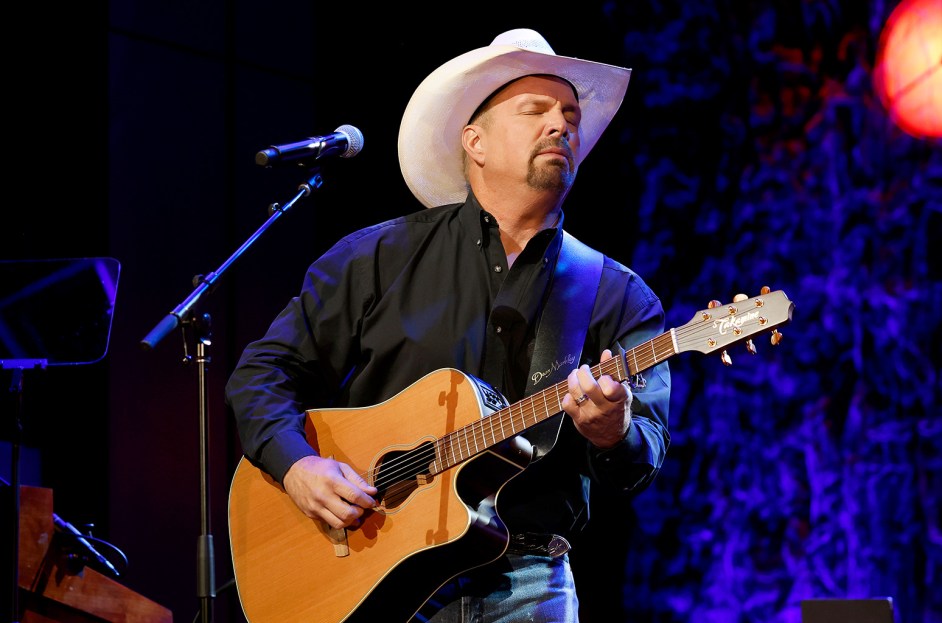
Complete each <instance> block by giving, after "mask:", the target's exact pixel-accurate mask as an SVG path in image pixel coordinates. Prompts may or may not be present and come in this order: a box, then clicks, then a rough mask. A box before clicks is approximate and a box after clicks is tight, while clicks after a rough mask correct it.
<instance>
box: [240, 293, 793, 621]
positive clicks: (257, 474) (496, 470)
mask: <svg viewBox="0 0 942 623" xmlns="http://www.w3.org/2000/svg"><path fill="white" fill-rule="evenodd" d="M793 309H794V303H792V302H791V301H790V300H789V299H788V297H787V296H786V295H785V294H784V292H782V291H781V290H779V291H775V292H770V291H769V289H768V288H763V289H762V294H761V295H760V296H756V297H753V298H749V299H745V300H742V301H738V302H734V303H730V304H727V305H719V304H718V301H714V302H713V303H711V305H710V306H709V307H708V308H707V309H704V310H702V311H699V312H697V313H696V314H695V315H694V317H693V318H692V319H691V320H690V322H688V323H686V324H685V325H683V326H680V327H677V328H673V329H670V330H669V331H667V332H665V333H662V334H661V335H658V336H657V337H654V338H652V339H651V340H649V341H647V342H645V343H643V344H640V345H638V346H636V347H634V348H632V349H630V350H628V351H626V352H625V353H624V354H619V355H617V356H615V357H613V358H611V359H609V360H607V361H605V362H602V363H600V364H598V365H596V366H595V367H594V368H592V373H593V375H594V376H596V378H598V377H599V376H601V375H606V374H607V375H610V376H611V377H612V378H614V379H616V380H629V379H632V378H634V377H635V375H637V374H639V373H640V372H642V371H644V370H646V369H648V368H650V367H652V366H654V365H655V364H657V363H659V362H662V361H664V360H666V359H669V358H670V357H673V356H674V355H676V354H678V353H682V352H687V351H697V352H700V353H704V354H709V353H720V354H721V356H722V358H723V361H724V363H729V359H728V356H727V354H726V348H727V347H729V346H731V345H733V344H737V343H739V342H743V341H746V342H747V344H746V346H747V348H748V349H749V350H750V352H753V353H754V352H755V350H754V347H753V344H752V340H751V338H752V336H755V335H757V334H760V333H764V332H768V331H771V332H772V335H771V340H772V343H773V344H777V343H778V341H779V340H780V339H781V333H779V332H778V330H777V327H778V326H780V325H782V324H784V323H786V322H789V321H790V320H791V317H792V312H793ZM567 392H568V385H567V383H566V381H562V382H560V383H558V384H556V385H554V386H551V387H549V388H547V389H545V390H543V391H540V392H538V393H535V394H533V395H530V396H528V397H527V398H525V399H523V400H521V401H519V402H517V403H515V404H507V401H506V400H505V399H504V398H503V396H501V395H500V394H499V393H498V392H497V391H495V390H494V389H493V388H491V387H490V386H489V385H488V384H487V383H485V382H483V381H481V380H480V379H477V378H475V377H473V376H471V375H469V374H465V373H463V372H461V371H459V370H456V369H452V368H444V369H440V370H436V371H434V372H431V373H429V374H428V375H426V376H424V377H422V378H421V379H419V380H417V381H416V382H415V383H413V384H411V385H410V386H409V387H407V388H406V389H405V390H403V391H402V392H400V393H399V394H397V395H396V396H394V397H392V398H390V399H389V400H387V401H385V402H383V403H380V404H377V405H374V406H371V407H365V408H344V409H323V410H322V409H312V410H309V411H307V421H306V434H307V438H308V441H309V442H310V444H311V445H312V446H313V447H314V449H315V450H317V452H318V454H319V455H320V456H326V457H332V458H334V459H336V460H338V461H341V462H345V463H348V464H349V465H350V466H351V467H353V468H354V469H355V470H357V471H358V472H359V473H361V474H362V475H363V477H364V478H365V479H366V480H367V481H368V482H370V484H372V485H374V486H375V487H377V489H379V493H378V494H377V495H376V496H375V497H376V499H377V500H378V503H377V506H376V507H375V508H374V509H372V510H371V511H369V512H367V513H366V514H365V515H364V516H363V522H362V524H361V525H360V526H359V527H358V528H356V529H341V530H335V529H332V528H330V527H329V526H328V525H327V524H326V523H324V522H322V521H320V520H313V519H310V518H308V517H306V516H305V515H304V514H303V513H301V511H300V510H298V508H297V507H296V506H295V504H294V502H293V501H292V500H291V499H290V498H289V497H288V495H287V494H286V493H285V492H284V490H283V489H282V487H281V486H280V485H279V484H278V483H277V482H275V481H274V480H273V479H272V478H271V477H270V476H269V475H268V474H267V473H265V472H264V471H263V470H261V469H259V468H258V467H256V466H255V465H253V464H252V463H251V462H250V461H249V460H248V459H246V458H245V457H243V458H242V459H241V460H240V462H239V464H238V466H237V468H236V470H235V474H234V476H233V479H232V484H231V489H230V493H229V539H230V545H231V550H232V558H233V566H234V570H235V579H236V586H237V589H238V593H239V599H240V602H241V605H242V609H243V611H244V613H245V615H246V618H247V619H248V620H249V621H250V622H251V623H268V622H277V623H290V622H293V621H304V622H315V621H316V622H322V623H340V622H354V621H357V622H365V621H369V622H371V623H372V622H376V621H384V622H400V621H401V622H405V621H408V620H409V619H410V618H411V617H412V616H413V615H414V614H415V613H416V612H418V610H419V609H420V608H421V607H422V606H423V605H424V604H425V602H426V601H428V599H429V597H431V596H432V594H433V593H434V592H435V591H436V590H438V588H440V587H441V586H442V585H443V584H445V583H446V582H447V581H448V580H450V579H452V578H453V577H455V576H456V575H458V574H460V573H462V572H464V571H467V570H469V569H472V568H474V567H477V566H480V565H483V564H486V563H488V562H490V561H493V560H495V559H497V558H498V557H500V556H501V555H502V554H503V553H504V551H505V550H506V548H507V545H508V543H509V538H510V537H509V533H508V531H507V529H506V528H505V527H504V524H503V523H502V522H501V520H500V517H499V516H498V515H497V513H496V512H495V510H494V505H495V504H494V503H495V500H496V497H497V494H498V493H499V491H500V489H501V488H502V487H503V486H504V485H505V484H506V483H507V482H508V481H509V480H510V479H511V478H513V477H514V476H516V475H518V474H520V473H521V471H523V470H524V469H525V468H526V466H527V464H528V463H529V460H530V458H531V447H530V445H529V443H528V442H527V441H526V439H525V437H524V436H522V435H520V433H523V432H524V431H526V430H527V429H528V428H530V427H532V426H534V425H536V424H538V423H540V422H543V421H545V420H547V419H549V418H551V417H554V416H556V415H559V414H560V413H561V412H562V406H561V403H562V400H563V397H564V396H565V395H566V393H567Z"/></svg>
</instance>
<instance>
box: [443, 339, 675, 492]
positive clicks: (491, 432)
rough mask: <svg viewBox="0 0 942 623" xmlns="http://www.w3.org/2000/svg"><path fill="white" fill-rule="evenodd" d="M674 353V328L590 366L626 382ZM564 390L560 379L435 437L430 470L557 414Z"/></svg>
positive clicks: (467, 456)
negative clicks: (517, 400)
mask: <svg viewBox="0 0 942 623" xmlns="http://www.w3.org/2000/svg"><path fill="white" fill-rule="evenodd" d="M675 354H676V349H675V340H674V330H673V329H671V330H670V331H667V332H665V333H662V334H661V335H658V336H657V337H655V338H652V339H650V340H648V341H647V342H644V343H643V344H639V345H638V346H635V347H634V348H632V349H630V350H627V351H625V356H624V358H622V357H612V358H611V359H609V360H608V361H603V362H602V363H600V364H598V365H596V366H594V367H592V368H591V371H592V376H594V377H595V378H599V377H600V376H603V375H606V374H607V375H609V376H611V377H612V378H613V379H615V380H617V381H626V380H629V379H630V378H631V377H633V376H634V375H636V374H638V373H639V372H642V371H644V370H647V369H648V368H650V367H652V366H654V365H656V364H658V363H660V362H662V361H664V360H665V359H668V358H670V357H673V356H674V355H675ZM568 391H569V383H568V381H561V382H559V383H556V384H555V385H552V386H550V387H548V388H546V389H544V390H541V391H539V392H537V393H535V394H533V395H531V396H528V397H526V398H524V399H523V400H521V401H519V402H516V403H514V404H512V405H510V406H509V407H504V408H503V409H501V410H499V411H495V412H494V413H492V414H491V415H490V416H488V417H485V418H482V419H480V420H478V421H476V422H473V423H472V424H469V425H467V426H464V427H462V428H459V429H458V430H456V431H453V432H451V433H449V434H447V435H445V436H444V437H441V438H440V439H437V440H436V441H435V460H434V461H433V462H432V464H431V466H430V471H431V473H432V474H437V473H440V472H443V471H444V470H446V469H450V468H452V467H454V466H455V465H458V464H459V463H461V462H462V461H466V460H468V459H470V458H471V457H473V456H476V455H477V454H479V453H481V452H483V451H485V450H487V449H488V448H491V447H492V446H495V445H496V444H498V443H500V442H502V441H505V440H507V439H509V438H511V437H513V436H514V435H518V434H520V433H522V432H523V431H525V430H526V429H528V428H531V427H533V426H535V425H536V424H539V423H540V422H542V421H544V420H547V419H549V418H551V417H553V416H554V415H556V414H558V413H560V412H561V411H562V410H563V407H562V402H563V398H564V397H565V396H566V393H567V392H568Z"/></svg>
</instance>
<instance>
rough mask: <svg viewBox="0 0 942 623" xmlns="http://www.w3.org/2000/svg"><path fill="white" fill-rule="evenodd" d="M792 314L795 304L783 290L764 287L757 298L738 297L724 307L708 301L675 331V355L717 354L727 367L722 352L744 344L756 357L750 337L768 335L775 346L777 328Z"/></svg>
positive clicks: (726, 360) (778, 339)
mask: <svg viewBox="0 0 942 623" xmlns="http://www.w3.org/2000/svg"><path fill="white" fill-rule="evenodd" d="M794 310H795V304H794V303H793V302H792V301H790V300H789V299H788V297H787V296H786V295H785V293H784V292H783V291H782V290H776V291H775V292H772V291H771V290H770V289H769V288H768V287H763V288H762V290H761V294H759V296H754V297H752V298H743V297H738V296H737V297H735V298H734V299H733V302H732V303H727V304H725V305H724V304H722V303H720V302H719V301H711V302H710V305H709V306H708V307H707V308H706V309H703V310H701V311H698V312H697V313H696V314H694V316H693V318H692V319H691V320H690V322H688V323H687V324H685V325H683V326H681V327H678V328H677V329H675V330H674V336H675V339H676V342H677V348H676V352H678V353H679V352H683V351H690V350H696V351H699V352H701V353H704V354H707V353H712V352H718V353H721V357H722V360H723V363H725V364H726V365H729V364H730V363H731V360H730V358H729V355H728V354H727V353H726V350H725V349H726V348H727V347H729V346H732V345H733V344H738V343H740V342H746V348H747V350H748V351H749V352H750V353H753V354H755V352H756V349H755V346H754V345H753V343H752V337H753V336H755V335H758V334H760V333H766V332H769V331H771V332H772V335H771V342H772V345H773V346H775V345H777V344H778V343H779V342H780V341H781V339H782V334H781V333H779V331H778V327H780V326H781V325H783V324H785V323H787V322H789V321H791V319H792V313H793V312H794Z"/></svg>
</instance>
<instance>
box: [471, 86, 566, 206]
mask: <svg viewBox="0 0 942 623" xmlns="http://www.w3.org/2000/svg"><path fill="white" fill-rule="evenodd" d="M580 118H581V110H580V108H579V101H578V99H577V98H576V94H575V93H574V92H573V89H572V86H571V85H570V84H569V83H568V82H566V81H565V80H562V79H561V78H555V77H552V76H527V77H525V78H520V79H519V80H516V81H514V82H512V83H511V84H509V85H507V86H506V87H504V88H503V90H501V91H498V92H497V93H496V94H495V95H494V96H493V98H492V99H491V101H490V102H489V103H488V104H487V106H486V108H485V109H484V115H483V116H482V117H479V119H478V123H479V125H480V126H481V127H482V128H483V129H484V132H483V145H484V150H485V169H486V171H487V175H488V176H489V179H491V180H497V179H501V178H504V179H502V181H505V182H508V183H514V182H521V181H522V182H525V183H526V184H527V185H529V186H530V187H531V188H534V189H537V190H555V191H558V192H565V191H566V190H568V189H569V187H570V186H571V185H572V182H573V180H574V179H575V176H576V155H577V154H578V153H579V152H578V150H579V140H580V134H579V121H580Z"/></svg>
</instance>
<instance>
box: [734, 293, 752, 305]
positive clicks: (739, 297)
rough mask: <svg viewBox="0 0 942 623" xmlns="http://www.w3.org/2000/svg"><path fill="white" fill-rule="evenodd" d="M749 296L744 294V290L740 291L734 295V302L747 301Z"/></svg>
mask: <svg viewBox="0 0 942 623" xmlns="http://www.w3.org/2000/svg"><path fill="white" fill-rule="evenodd" d="M747 298H749V297H748V296H746V295H745V294H743V293H742V292H740V293H739V294H737V295H736V296H734V297H733V302H734V303H738V302H739V301H745V300H746V299H747Z"/></svg>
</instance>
